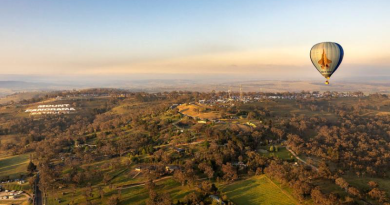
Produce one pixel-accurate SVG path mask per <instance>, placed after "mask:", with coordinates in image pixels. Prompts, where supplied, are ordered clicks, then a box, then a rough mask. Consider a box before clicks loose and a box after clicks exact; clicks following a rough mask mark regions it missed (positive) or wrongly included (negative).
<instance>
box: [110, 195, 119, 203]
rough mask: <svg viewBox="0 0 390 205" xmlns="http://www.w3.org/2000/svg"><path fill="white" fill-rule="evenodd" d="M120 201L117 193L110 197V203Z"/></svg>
mask: <svg viewBox="0 0 390 205" xmlns="http://www.w3.org/2000/svg"><path fill="white" fill-rule="evenodd" d="M118 203H119V197H118V196H117V195H113V196H111V197H110V198H109V199H108V205H117V204H118Z"/></svg>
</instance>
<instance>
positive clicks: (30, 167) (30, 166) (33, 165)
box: [27, 161, 37, 175]
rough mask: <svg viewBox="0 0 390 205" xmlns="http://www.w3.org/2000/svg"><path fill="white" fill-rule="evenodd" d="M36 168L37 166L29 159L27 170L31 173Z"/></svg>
mask: <svg viewBox="0 0 390 205" xmlns="http://www.w3.org/2000/svg"><path fill="white" fill-rule="evenodd" d="M36 170H37V166H36V165H35V164H34V163H33V162H32V161H30V163H28V165H27V172H28V173H29V174H30V175H32V174H33V173H34V172H35V171H36Z"/></svg>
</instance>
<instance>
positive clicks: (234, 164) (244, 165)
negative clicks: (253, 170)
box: [232, 162, 247, 170]
mask: <svg viewBox="0 0 390 205" xmlns="http://www.w3.org/2000/svg"><path fill="white" fill-rule="evenodd" d="M232 165H233V166H236V167H238V168H239V169H240V170H241V169H244V168H245V167H247V165H246V164H244V163H243V162H233V163H232Z"/></svg>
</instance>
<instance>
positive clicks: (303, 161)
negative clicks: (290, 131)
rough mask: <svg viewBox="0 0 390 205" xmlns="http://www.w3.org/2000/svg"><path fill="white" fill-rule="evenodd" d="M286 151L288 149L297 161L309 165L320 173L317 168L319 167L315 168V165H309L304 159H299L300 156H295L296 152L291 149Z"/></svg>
mask: <svg viewBox="0 0 390 205" xmlns="http://www.w3.org/2000/svg"><path fill="white" fill-rule="evenodd" d="M286 149H287V150H288V151H289V152H290V153H291V154H292V155H293V156H294V157H295V158H297V160H299V161H300V162H302V163H304V164H305V165H307V166H310V167H311V168H312V169H314V170H316V171H317V172H318V168H317V167H315V166H313V165H311V164H309V163H307V162H306V161H305V160H303V159H301V158H300V157H298V155H297V154H295V152H294V151H292V150H291V149H290V148H289V147H286Z"/></svg>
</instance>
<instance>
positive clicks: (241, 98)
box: [240, 84, 244, 101]
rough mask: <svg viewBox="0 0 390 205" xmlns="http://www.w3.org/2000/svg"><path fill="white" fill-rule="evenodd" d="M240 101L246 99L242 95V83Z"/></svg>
mask: <svg viewBox="0 0 390 205" xmlns="http://www.w3.org/2000/svg"><path fill="white" fill-rule="evenodd" d="M240 101H244V97H243V95H242V84H240Z"/></svg>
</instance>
